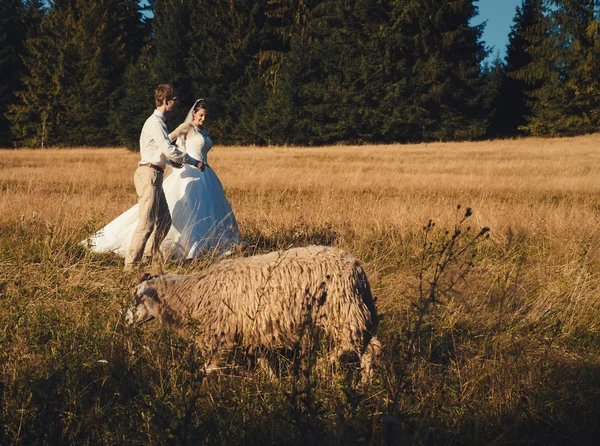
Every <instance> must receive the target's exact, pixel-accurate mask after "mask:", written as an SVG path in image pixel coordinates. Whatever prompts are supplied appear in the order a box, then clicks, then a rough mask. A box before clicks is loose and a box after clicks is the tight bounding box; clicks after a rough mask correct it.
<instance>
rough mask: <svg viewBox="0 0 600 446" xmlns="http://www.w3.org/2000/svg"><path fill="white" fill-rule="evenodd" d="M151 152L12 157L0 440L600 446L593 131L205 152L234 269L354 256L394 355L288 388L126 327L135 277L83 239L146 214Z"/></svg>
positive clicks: (1, 256)
mask: <svg viewBox="0 0 600 446" xmlns="http://www.w3.org/2000/svg"><path fill="white" fill-rule="evenodd" d="M138 158H139V155H138V154H137V153H131V152H128V151H126V150H125V149H121V148H99V149H46V150H26V149H22V150H10V151H2V152H0V444H20V445H21V444H22V445H25V444H111V445H112V444H128V445H129V444H166V443H170V444H250V445H263V444H278V445H279V444H286V445H305V444H319V445H320V444H323V445H336V444H339V445H346V444H364V445H375V444H415V445H432V444H473V445H479V444H498V445H500V444H523V445H525V444H556V445H558V444H561V445H563V444H595V443H596V442H597V438H598V434H599V433H600V299H599V295H600V293H599V292H600V171H599V169H598V168H597V167H598V166H600V135H589V136H584V137H577V138H562V139H522V140H499V141H491V142H478V143H448V144H444V143H435V144H418V145H380V146H361V147H356V146H335V147H318V148H284V147H269V148H259V147H220V146H216V147H215V148H214V149H213V150H212V151H211V153H210V160H209V161H210V164H211V166H212V168H213V169H214V170H215V172H216V173H217V175H218V176H219V178H220V179H221V182H222V183H223V186H224V188H225V191H226V194H227V196H228V198H229V200H230V202H231V205H232V207H233V210H234V212H235V214H236V217H237V219H238V223H239V227H240V231H241V235H242V238H243V239H244V240H245V241H246V242H247V246H246V248H245V249H244V250H240V251H239V252H237V253H236V254H235V255H236V256H241V255H249V254H253V253H264V252H269V251H271V250H274V249H283V248H287V247H290V246H305V245H310V244H326V245H333V246H337V247H340V248H342V249H345V250H347V251H350V252H352V253H353V254H355V255H356V256H357V257H358V258H359V259H360V260H361V262H362V264H363V266H364V268H365V270H366V272H367V275H368V277H369V280H370V283H371V287H372V290H373V294H374V295H376V296H377V298H378V300H377V306H378V310H379V311H380V312H381V313H383V318H382V321H381V323H380V325H379V329H378V336H379V337H380V338H381V340H382V342H383V343H384V345H385V349H384V355H383V358H382V360H381V364H380V365H379V367H378V369H377V371H376V372H375V376H374V378H373V380H372V382H370V383H368V384H366V385H360V384H358V383H357V382H356V379H355V378H356V377H355V373H354V372H353V370H352V367H351V366H349V367H346V368H334V367H332V366H329V365H328V363H327V361H326V360H325V358H324V356H325V354H324V352H323V349H322V348H319V346H314V349H310V350H309V351H304V352H302V353H296V355H295V356H294V355H292V356H291V359H285V360H286V361H289V366H288V367H283V368H282V372H281V373H280V375H279V376H278V377H277V378H275V379H273V378H272V377H271V376H270V375H269V373H267V372H266V371H265V370H264V368H262V367H255V366H253V365H251V364H246V365H244V364H245V362H244V359H243V352H240V353H239V355H240V357H241V358H242V359H241V360H238V361H235V363H233V364H232V366H231V367H230V368H225V369H223V370H222V371H220V372H218V373H213V374H210V375H205V374H204V373H203V371H202V364H203V361H202V358H201V357H199V355H198V354H197V352H196V351H195V348H194V346H193V344H192V343H190V342H189V338H188V337H186V336H185V335H181V334H178V333H175V332H173V331H171V330H169V329H168V328H166V327H158V326H157V325H156V324H148V325H146V326H143V327H139V328H135V329H131V328H129V327H126V326H125V325H124V323H123V315H122V312H123V309H124V308H126V306H127V305H128V304H129V303H130V299H131V293H130V289H131V286H132V285H133V284H135V283H136V277H135V275H134V274H126V273H123V272H122V267H123V260H122V259H120V258H118V257H116V256H114V255H112V254H93V253H90V252H88V251H86V249H85V248H83V247H82V246H81V245H79V241H81V240H83V239H85V238H86V237H87V236H89V235H90V234H91V233H93V232H94V231H95V230H97V229H99V228H101V227H102V226H103V225H105V224H106V223H108V222H109V221H111V220H112V219H113V218H115V217H116V216H117V215H119V214H120V213H122V212H123V211H125V210H126V209H128V208H129V207H130V206H132V205H133V204H135V202H136V195H135V189H134V185H133V172H134V170H135V165H136V162H137V160H138ZM471 210H472V211H471ZM471 212H472V215H470V214H471ZM482 228H489V229H490V230H489V232H486V231H485V230H484V231H482ZM214 261H217V259H215V258H213V257H211V256H206V257H203V258H199V259H196V260H194V261H192V262H190V263H185V264H175V263H168V262H166V263H165V264H163V265H162V268H163V269H164V270H166V271H171V272H178V273H191V272H193V271H195V270H199V269H201V268H205V267H206V266H207V265H209V264H210V263H211V262H214ZM271 359H273V358H271ZM281 361H284V360H281ZM247 362H250V361H247ZM240 364H241V365H240Z"/></svg>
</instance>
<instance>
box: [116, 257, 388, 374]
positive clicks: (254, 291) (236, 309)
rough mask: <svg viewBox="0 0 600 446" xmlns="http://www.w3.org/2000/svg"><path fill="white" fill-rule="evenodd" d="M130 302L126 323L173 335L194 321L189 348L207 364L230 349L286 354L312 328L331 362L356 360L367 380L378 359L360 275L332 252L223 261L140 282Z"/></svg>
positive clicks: (353, 263) (373, 316)
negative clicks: (150, 324)
mask: <svg viewBox="0 0 600 446" xmlns="http://www.w3.org/2000/svg"><path fill="white" fill-rule="evenodd" d="M134 295H135V300H136V302H135V304H134V305H133V306H132V307H131V308H130V309H129V310H128V311H127V314H126V322H127V323H128V324H130V325H139V324H142V323H145V322H147V321H149V320H152V319H157V320H158V321H160V322H161V323H166V324H171V325H173V326H175V327H179V328H181V327H183V326H184V325H185V324H186V322H187V321H189V320H194V321H195V322H197V327H199V328H200V330H199V331H200V333H199V334H198V335H196V339H195V340H196V343H197V344H198V347H199V349H200V351H201V352H202V354H204V355H206V357H208V358H214V357H215V354H217V353H218V352H223V351H229V350H231V349H232V348H233V347H235V346H242V347H245V348H247V349H249V350H256V351H259V350H274V349H281V348H283V349H293V348H295V347H297V346H298V345H299V343H300V341H301V340H302V339H301V338H302V336H303V333H305V332H307V331H306V330H307V329H312V328H314V329H317V330H318V331H319V332H321V333H323V334H325V335H326V338H327V339H329V341H330V342H331V345H332V347H333V348H334V352H333V355H332V357H331V359H332V360H333V361H335V362H339V361H340V359H341V357H342V355H346V354H351V355H356V356H357V357H358V359H359V360H360V367H361V374H362V377H363V380H368V379H369V378H370V376H371V375H372V368H373V365H374V364H373V363H374V361H376V359H377V357H378V356H379V354H380V352H381V344H380V342H379V340H378V339H377V337H376V336H375V329H376V327H377V323H378V315H377V312H376V309H375V301H374V299H373V297H372V295H371V290H370V286H369V282H368V280H367V276H366V274H365V272H364V270H363V269H362V267H361V266H360V264H359V262H358V260H357V259H356V258H355V257H354V256H353V255H352V254H350V253H348V252H344V251H342V250H339V249H337V248H332V247H327V246H309V247H303V248H293V249H288V250H284V251H277V252H272V253H269V254H264V255H256V256H251V257H242V258H237V259H230V260H224V261H221V262H218V263H216V264H214V265H212V266H211V267H209V268H207V269H205V270H203V271H201V272H199V273H196V274H194V275H191V276H180V275H173V274H163V275H159V276H154V277H151V278H148V277H146V278H144V279H142V281H141V282H140V283H139V284H138V285H137V286H136V287H135V289H134ZM356 356H355V357H356Z"/></svg>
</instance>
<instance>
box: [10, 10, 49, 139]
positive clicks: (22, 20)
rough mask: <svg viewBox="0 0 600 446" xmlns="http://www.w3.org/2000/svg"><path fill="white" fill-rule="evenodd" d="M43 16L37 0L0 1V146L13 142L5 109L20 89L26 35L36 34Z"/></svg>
mask: <svg viewBox="0 0 600 446" xmlns="http://www.w3.org/2000/svg"><path fill="white" fill-rule="evenodd" d="M43 16H44V9H43V5H42V4H41V2H40V1H39V0H29V1H26V2H23V1H22V0H6V1H4V2H1V3H0V109H1V110H3V112H2V114H1V115H0V147H8V146H11V145H12V137H11V135H10V121H9V119H8V117H7V116H6V114H5V112H6V111H7V110H8V108H9V107H10V106H11V105H12V104H14V103H15V101H16V96H15V92H16V91H18V90H20V89H21V88H22V84H21V74H22V72H23V71H24V67H23V64H22V62H21V55H22V54H23V51H24V43H25V40H26V39H27V38H30V37H33V36H35V35H37V33H38V32H39V25H40V22H41V20H42V17H43Z"/></svg>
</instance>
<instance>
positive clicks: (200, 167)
mask: <svg viewBox="0 0 600 446" xmlns="http://www.w3.org/2000/svg"><path fill="white" fill-rule="evenodd" d="M196 167H197V168H198V169H200V172H204V169H205V168H206V165H205V164H204V162H202V161H198V163H197V164H196Z"/></svg>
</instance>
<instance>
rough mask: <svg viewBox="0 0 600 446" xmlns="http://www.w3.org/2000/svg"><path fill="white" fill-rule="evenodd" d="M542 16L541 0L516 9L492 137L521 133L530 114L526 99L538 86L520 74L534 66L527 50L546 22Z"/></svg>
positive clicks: (496, 106) (528, 2)
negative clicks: (536, 33) (541, 24)
mask: <svg viewBox="0 0 600 446" xmlns="http://www.w3.org/2000/svg"><path fill="white" fill-rule="evenodd" d="M543 14H544V9H543V6H542V0H523V2H522V5H521V6H520V7H517V11H516V15H515V18H514V19H513V25H512V27H511V31H510V34H509V40H508V45H507V49H506V59H505V61H506V62H505V64H504V66H503V67H502V70H501V73H500V82H501V86H500V88H499V90H498V94H497V98H496V100H495V103H494V105H493V108H494V109H495V114H494V118H493V119H492V123H491V125H490V128H489V129H488V134H489V135H490V136H515V135H517V134H521V133H522V130H519V129H520V128H522V127H523V126H524V125H525V124H526V123H527V117H528V116H530V115H531V110H530V109H529V106H528V105H527V101H526V99H527V96H528V94H529V92H531V91H532V90H533V89H535V88H536V85H535V83H532V84H528V83H527V82H525V81H524V80H523V79H519V78H518V75H517V73H519V72H520V71H521V70H522V69H523V68H524V67H526V66H527V65H528V64H529V63H531V56H530V55H529V53H528V48H529V47H531V45H532V42H531V41H530V40H529V38H530V37H529V36H531V35H532V34H533V33H534V32H535V29H536V28H537V27H538V26H539V24H540V23H542V22H543Z"/></svg>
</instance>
